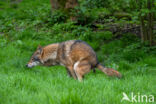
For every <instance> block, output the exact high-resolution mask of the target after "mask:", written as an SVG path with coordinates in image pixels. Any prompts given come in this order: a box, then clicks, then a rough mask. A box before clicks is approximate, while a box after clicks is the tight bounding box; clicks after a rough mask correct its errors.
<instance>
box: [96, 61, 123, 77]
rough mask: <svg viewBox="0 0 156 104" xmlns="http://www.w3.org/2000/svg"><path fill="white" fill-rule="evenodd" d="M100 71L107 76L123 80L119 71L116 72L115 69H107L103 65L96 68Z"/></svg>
mask: <svg viewBox="0 0 156 104" xmlns="http://www.w3.org/2000/svg"><path fill="white" fill-rule="evenodd" d="M96 67H97V68H98V69H99V70H101V71H102V72H104V73H105V74H106V75H108V76H115V77H118V78H121V77H122V75H121V74H120V73H119V72H118V71H116V70H114V69H112V68H105V67H104V66H103V65H101V64H98V65H97V66H96Z"/></svg>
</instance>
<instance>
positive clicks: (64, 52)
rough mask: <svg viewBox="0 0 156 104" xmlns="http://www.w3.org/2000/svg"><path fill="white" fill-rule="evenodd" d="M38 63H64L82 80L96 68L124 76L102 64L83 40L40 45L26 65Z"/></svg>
mask: <svg viewBox="0 0 156 104" xmlns="http://www.w3.org/2000/svg"><path fill="white" fill-rule="evenodd" d="M37 65H43V66H53V65H63V66H65V67H66V70H67V73H68V75H69V76H70V77H73V78H74V79H78V80H79V81H82V80H83V77H84V75H85V74H87V73H88V72H90V71H91V70H93V71H94V72H95V68H97V69H99V70H101V71H102V72H104V73H105V74H106V75H108V76H115V77H118V78H121V77H122V75H121V74H120V73H119V72H118V71H116V70H114V69H112V68H106V67H104V66H103V65H102V64H100V63H99V61H98V59H97V56H96V53H95V51H94V50H93V49H92V47H91V46H90V45H88V44H87V43H86V42H84V41H81V40H68V41H65V42H61V43H54V44H49V45H47V46H44V47H42V46H38V48H37V50H36V51H35V52H34V53H33V55H32V56H31V58H30V61H29V62H28V64H27V65H26V67H28V68H32V67H34V66H37Z"/></svg>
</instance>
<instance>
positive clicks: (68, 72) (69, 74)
mask: <svg viewBox="0 0 156 104" xmlns="http://www.w3.org/2000/svg"><path fill="white" fill-rule="evenodd" d="M66 70H67V74H68V76H69V77H72V75H71V73H70V71H69V69H68V68H66Z"/></svg>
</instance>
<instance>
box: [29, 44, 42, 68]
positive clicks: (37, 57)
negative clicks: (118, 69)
mask: <svg viewBox="0 0 156 104" xmlns="http://www.w3.org/2000/svg"><path fill="white" fill-rule="evenodd" d="M42 53H43V48H42V47H41V46H40V45H39V46H38V48H37V50H36V51H35V52H34V54H33V55H32V56H31V59H30V61H29V62H28V64H27V65H26V67H28V68H32V67H34V66H37V65H40V64H41V56H42Z"/></svg>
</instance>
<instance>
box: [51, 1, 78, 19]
mask: <svg viewBox="0 0 156 104" xmlns="http://www.w3.org/2000/svg"><path fill="white" fill-rule="evenodd" d="M50 2H51V7H52V11H54V10H58V9H61V10H63V11H65V12H66V13H67V14H68V15H69V17H70V19H71V20H75V19H76V18H75V17H74V16H73V15H72V13H71V10H72V9H74V8H75V7H76V6H78V0H50Z"/></svg>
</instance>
